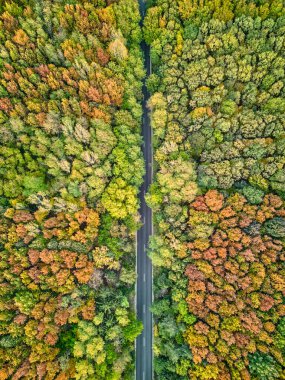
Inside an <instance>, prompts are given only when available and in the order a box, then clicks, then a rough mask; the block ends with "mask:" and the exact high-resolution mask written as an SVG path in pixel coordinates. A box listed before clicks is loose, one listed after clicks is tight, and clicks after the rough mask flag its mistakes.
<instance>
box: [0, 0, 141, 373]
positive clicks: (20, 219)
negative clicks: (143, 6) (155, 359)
mask: <svg viewBox="0 0 285 380" xmlns="http://www.w3.org/2000/svg"><path fill="white" fill-rule="evenodd" d="M0 12H1V15H0V26H1V33H0V140H1V144H0V167H1V168H0V220H1V223H0V224H1V225H0V251H1V254H0V256H1V260H0V284H1V286H0V287H1V291H0V305H1V317H0V378H1V379H3V380H4V379H10V378H13V379H20V378H25V379H32V378H34V379H35V378H37V379H43V378H45V379H47V380H49V379H61V380H64V379H80V380H83V379H86V380H87V379H88V380H95V379H109V380H110V379H113V380H115V379H120V378H126V379H127V378H129V374H130V372H132V371H133V354H132V352H133V350H134V340H135V338H136V336H137V335H138V334H139V333H140V331H141V326H140V323H139V322H138V321H136V319H135V317H134V313H133V306H132V305H133V304H132V302H130V301H131V300H132V298H133V296H134V294H133V293H134V282H133V281H131V280H130V274H132V273H133V272H134V270H135V254H134V251H135V247H134V231H135V229H136V228H137V226H138V212H137V210H138V199H137V194H138V187H139V186H140V184H141V183H142V176H143V173H144V169H143V158H142V154H141V150H140V145H141V137H140V119H141V114H142V111H141V105H140V102H141V97H142V91H141V85H142V84H141V81H142V78H143V76H144V70H143V63H142V54H141V52H140V51H139V46H138V44H139V42H140V40H141V30H140V27H139V21H140V14H139V9H138V4H137V2H136V1H135V0H118V1H115V2H113V1H112V2H108V1H105V0H102V1H85V0H74V1H73V0H72V1H65V0H63V1H61V0H59V1H50V0H47V1H33V0H32V1H15V2H14V1H10V0H9V1H1V2H0ZM122 17H123V18H124V22H122ZM114 186H118V188H116V189H115V190H116V191H114Z"/></svg>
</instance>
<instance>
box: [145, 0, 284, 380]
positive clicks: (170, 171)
mask: <svg viewBox="0 0 285 380" xmlns="http://www.w3.org/2000/svg"><path fill="white" fill-rule="evenodd" d="M284 10H285V8H284V2H282V1H280V0H270V1H263V0H262V1H255V0H243V1H238V0H233V1H229V0H215V1H208V0H203V1H191V0H175V1H169V0H156V1H154V2H152V4H151V5H150V8H149V9H148V12H147V14H146V17H145V20H144V37H145V40H146V42H147V43H148V44H149V45H150V57H151V63H152V74H151V76H150V77H149V78H148V80H147V87H148V90H149V91H150V94H151V97H150V99H149V101H148V107H149V111H150V119H151V125H152V129H153V146H154V176H155V178H154V183H152V185H151V186H150V188H149V191H148V194H147V195H146V201H147V203H148V205H149V206H150V207H151V208H152V209H153V212H154V214H153V215H154V223H155V231H156V234H155V236H154V237H153V238H152V240H151V243H150V257H151V259H152V262H153V265H154V266H155V270H154V273H155V276H156V281H155V290H154V291H155V303H154V307H153V312H154V317H155V340H154V342H155V343H154V354H155V371H156V376H157V378H159V379H160V378H161V379H164V378H165V379H180V378H181V379H186V378H188V377H189V378H190V379H197V380H201V379H215V380H221V379H236V380H245V379H254V380H256V379H259V378H260V379H261V378H264V379H265V378H270V377H271V378H280V379H281V378H283V377H284V352H285V351H284V339H283V338H282V333H281V332H279V331H278V326H280V331H281V330H282V317H283V312H284V294H283V290H282V289H284V284H285V283H284V281H285V280H284V279H285V273H284V263H283V261H284V220H285V219H284V205H283V199H284V198H285V193H284V189H285V167H284V164H285V160H284V157H285V155H284V152H285V151H284V147H285V144H284V136H285V133H284V127H285V124H284V95H285V93H284V89H285V86H284V85H285V76H284V70H283V67H284V25H285V24H284ZM243 223H244V225H243ZM247 223H248V224H247ZM187 280H188V281H187ZM186 301H187V303H188V306H187V303H186ZM185 342H186V345H185ZM187 345H188V347H187ZM182 347H183V354H181V349H182ZM179 355H180V357H181V360H180V361H179V360H178V359H177V357H178V356H179ZM255 359H256V360H255ZM263 359H264V363H265V364H264V365H263V362H262V360H263ZM253 363H257V364H253ZM262 376H263V377H262Z"/></svg>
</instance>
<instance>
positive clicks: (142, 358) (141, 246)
mask: <svg viewBox="0 0 285 380" xmlns="http://www.w3.org/2000/svg"><path fill="white" fill-rule="evenodd" d="M140 10H141V15H142V18H143V17H144V14H145V2H144V0H140ZM141 48H142V51H143V53H144V59H145V69H146V73H147V76H148V75H150V71H151V63H150V55H149V48H148V46H147V45H146V44H145V43H142V45H141ZM148 98H149V94H148V92H147V89H146V86H145V83H144V85H143V120H142V136H143V141H144V144H143V154H144V159H145V169H146V174H145V177H144V182H143V185H142V187H141V190H140V205H141V206H140V215H141V219H142V222H143V226H142V228H141V229H140V230H139V231H138V233H137V284H136V306H137V317H138V319H139V320H141V321H142V322H143V325H144V329H143V332H142V334H141V335H140V336H138V338H137V340H136V380H151V379H152V378H153V363H152V330H153V329H152V314H151V312H150V307H151V304H152V264H151V261H150V259H149V258H148V256H147V252H146V250H147V247H148V242H149V237H150V236H151V235H152V211H151V209H150V208H149V207H148V206H147V205H146V202H145V199H144V196H145V193H146V192H147V189H148V187H149V185H150V184H151V182H152V133H151V126H150V120H149V115H148V110H147V107H146V103H147V100H148Z"/></svg>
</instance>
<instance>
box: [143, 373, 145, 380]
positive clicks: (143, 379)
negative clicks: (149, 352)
mask: <svg viewBox="0 0 285 380" xmlns="http://www.w3.org/2000/svg"><path fill="white" fill-rule="evenodd" d="M143 380H145V373H144V371H143Z"/></svg>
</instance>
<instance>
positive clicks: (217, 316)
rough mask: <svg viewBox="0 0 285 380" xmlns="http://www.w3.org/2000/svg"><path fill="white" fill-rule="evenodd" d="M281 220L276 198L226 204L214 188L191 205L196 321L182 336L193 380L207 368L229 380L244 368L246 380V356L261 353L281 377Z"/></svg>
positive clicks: (284, 277)
mask: <svg viewBox="0 0 285 380" xmlns="http://www.w3.org/2000/svg"><path fill="white" fill-rule="evenodd" d="M284 216H285V208H284V202H283V201H282V199H281V198H279V197H278V196H275V195H271V194H269V195H266V196H265V198H264V199H263V201H262V203H261V204H260V205H251V204H249V203H248V202H247V201H246V199H245V197H244V196H242V195H240V194H238V193H236V194H233V195H231V196H230V197H229V198H227V199H224V197H223V195H222V194H221V193H219V192H217V191H216V190H210V191H208V192H207V193H206V194H205V196H197V198H196V199H195V201H194V202H193V203H192V204H191V205H190V212H189V234H190V235H191V236H192V237H193V241H191V242H190V243H188V245H187V247H188V249H189V250H190V251H191V261H190V263H189V264H188V265H187V267H186V271H185V274H186V275H187V277H188V279H189V281H188V296H187V298H186V301H187V303H188V306H189V311H190V312H191V313H193V314H194V315H195V316H196V317H197V318H198V320H197V321H196V323H194V324H193V325H192V326H190V327H188V328H187V330H186V332H185V338H186V340H187V342H188V343H189V345H190V346H191V351H192V354H193V362H194V363H195V365H194V366H193V368H191V370H190V374H191V378H195V377H196V378H199V373H200V372H203V371H209V373H211V378H216V379H231V378H233V377H234V376H235V373H236V372H239V371H241V372H242V376H243V378H248V375H249V374H248V372H247V366H248V364H249V361H250V360H251V359H250V357H249V355H248V354H249V353H251V354H253V353H255V352H257V351H261V352H262V353H266V354H267V355H269V357H270V358H271V359H272V360H273V358H275V360H273V362H275V367H276V368H278V369H279V371H277V372H278V375H277V376H276V375H275V373H272V374H271V379H273V378H279V375H280V372H281V366H280V363H281V364H282V363H283V350H284V346H283V345H282V343H281V344H280V339H279V336H278V333H277V335H276V325H277V326H278V325H279V323H281V322H282V321H283V318H284V316H285V305H284V303H283V297H284V289H285V272H284V260H285V256H284V248H283V243H282V240H279V238H282V237H283V236H284V233H285V228H284V225H283V226H282V227H281V228H280V222H279V221H280V220H284V219H281V218H282V217H284ZM268 223H270V225H269V226H268ZM276 229H278V230H279V234H278V233H277V234H276V233H275V230H276ZM272 235H273V237H272ZM283 323H284V322H283ZM203 360H206V361H207V363H208V365H207V366H206V369H205V368H204V366H203V364H201V363H202V361H203ZM225 363H226V365H225ZM277 363H278V364H277ZM275 372H276V371H275Z"/></svg>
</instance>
